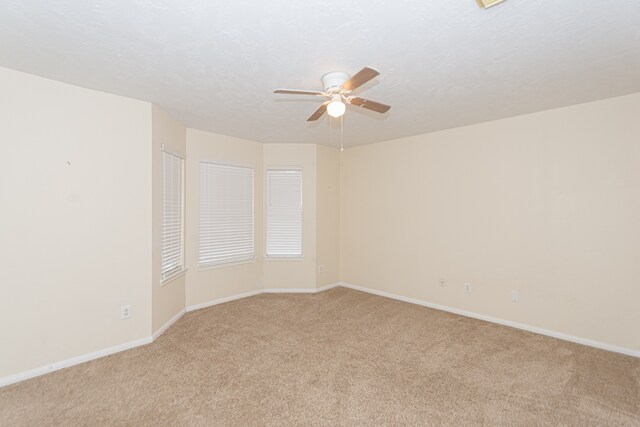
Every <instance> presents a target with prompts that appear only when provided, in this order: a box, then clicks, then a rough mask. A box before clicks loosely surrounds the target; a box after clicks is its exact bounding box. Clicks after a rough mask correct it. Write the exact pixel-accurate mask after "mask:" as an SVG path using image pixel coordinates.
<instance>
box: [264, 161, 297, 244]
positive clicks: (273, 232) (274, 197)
mask: <svg viewBox="0 0 640 427" xmlns="http://www.w3.org/2000/svg"><path fill="white" fill-rule="evenodd" d="M267 256H270V257H301V256H302V170H300V169H270V170H267Z"/></svg>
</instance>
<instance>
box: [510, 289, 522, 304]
mask: <svg viewBox="0 0 640 427" xmlns="http://www.w3.org/2000/svg"><path fill="white" fill-rule="evenodd" d="M511 301H513V302H518V301H520V292H518V291H511Z"/></svg>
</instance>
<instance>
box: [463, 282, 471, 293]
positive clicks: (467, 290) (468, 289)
mask: <svg viewBox="0 0 640 427" xmlns="http://www.w3.org/2000/svg"><path fill="white" fill-rule="evenodd" d="M464 292H465V293H466V294H470V293H471V283H465V284H464Z"/></svg>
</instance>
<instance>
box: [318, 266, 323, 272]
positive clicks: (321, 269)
mask: <svg viewBox="0 0 640 427" xmlns="http://www.w3.org/2000/svg"><path fill="white" fill-rule="evenodd" d="M323 271H324V265H322V264H320V265H319V266H318V273H322V272H323Z"/></svg>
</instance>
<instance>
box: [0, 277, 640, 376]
mask: <svg viewBox="0 0 640 427" xmlns="http://www.w3.org/2000/svg"><path fill="white" fill-rule="evenodd" d="M338 286H342V287H345V288H349V289H355V290H357V291H362V292H367V293H370V294H374V295H378V296H381V297H386V298H391V299H395V300H398V301H404V302H408V303H411V304H417V305H421V306H424V307H429V308H434V309H436V310H442V311H447V312H449V313H454V314H459V315H461V316H466V317H472V318H474V319H479V320H484V321H487V322H491V323H497V324H499V325H505V326H510V327H512V328H516V329H522V330H524V331H529V332H534V333H537V334H541V335H546V336H549V337H553V338H558V339H561V340H565V341H570V342H574V343H577V344H582V345H587V346H590V347H595V348H599V349H602V350H607V351H613V352H615V353H621V354H626V355H628V356H634V357H639V358H640V350H634V349H630V348H626V347H620V346H616V345H613V344H606V343H602V342H598V341H593V340H590V339H587V338H581V337H576V336H573V335H569V334H565V333H562V332H556V331H551V330H548V329H543V328H538V327H536V326H531V325H527V324H524V323H519V322H513V321H511V320H504V319H499V318H496V317H492V316H487V315H484V314H478V313H474V312H471V311H467V310H460V309H457V308H454V307H448V306H445V305H440V304H434V303H431V302H427V301H423V300H419V299H415V298H409V297H405V296H402V295H396V294H392V293H389V292H384V291H378V290H375V289H370V288H365V287H362V286H357V285H352V284H350V283H343V282H341V283H332V284H330V285H327V286H323V287H321V288H317V289H312V288H298V289H257V290H255V291H250V292H245V293H242V294H237V295H232V296H229V297H226V298H220V299H216V300H213V301H209V302H205V303H202V304H195V305H191V306H189V307H186V308H185V309H183V310H181V311H180V312H179V313H177V314H176V315H175V316H173V317H172V318H171V319H169V321H167V323H165V324H164V325H162V327H161V328H160V329H158V330H157V331H156V332H155V333H154V334H153V335H152V336H149V337H145V338H141V339H138V340H134V341H129V342H127V343H123V344H119V345H115V346H113V347H109V348H105V349H102V350H98V351H95V352H92V353H87V354H84V355H81V356H77V357H72V358H70V359H66V360H63V361H60V362H55V363H52V364H49V365H45V366H41V367H39V368H35V369H31V370H29V371H24V372H20V373H17V374H14V375H10V376H7V377H4V378H0V387H4V386H7V385H9V384H13V383H17V382H20V381H24V380H28V379H30V378H35V377H38V376H40V375H43V374H47V373H49V372H54V371H57V370H60V369H63V368H68V367H70V366H74V365H78V364H80V363H84V362H88V361H90V360H94V359H99V358H101V357H104V356H109V355H111V354H114V353H119V352H121V351H124V350H129V349H131V348H134V347H138V346H141V345H145V344H149V343H151V342H153V341H154V340H156V339H157V338H158V337H159V336H160V335H162V334H163V333H164V332H165V331H166V330H167V329H169V327H171V325H173V324H174V323H175V322H176V321H178V319H180V318H181V317H182V316H183V315H184V314H185V313H188V312H191V311H194V310H199V309H201V308H206V307H211V306H213V305H218V304H222V303H225V302H230V301H235V300H238V299H242V298H247V297H250V296H254V295H259V294H263V293H305V294H312V293H317V292H323V291H327V290H329V289H333V288H336V287H338Z"/></svg>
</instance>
